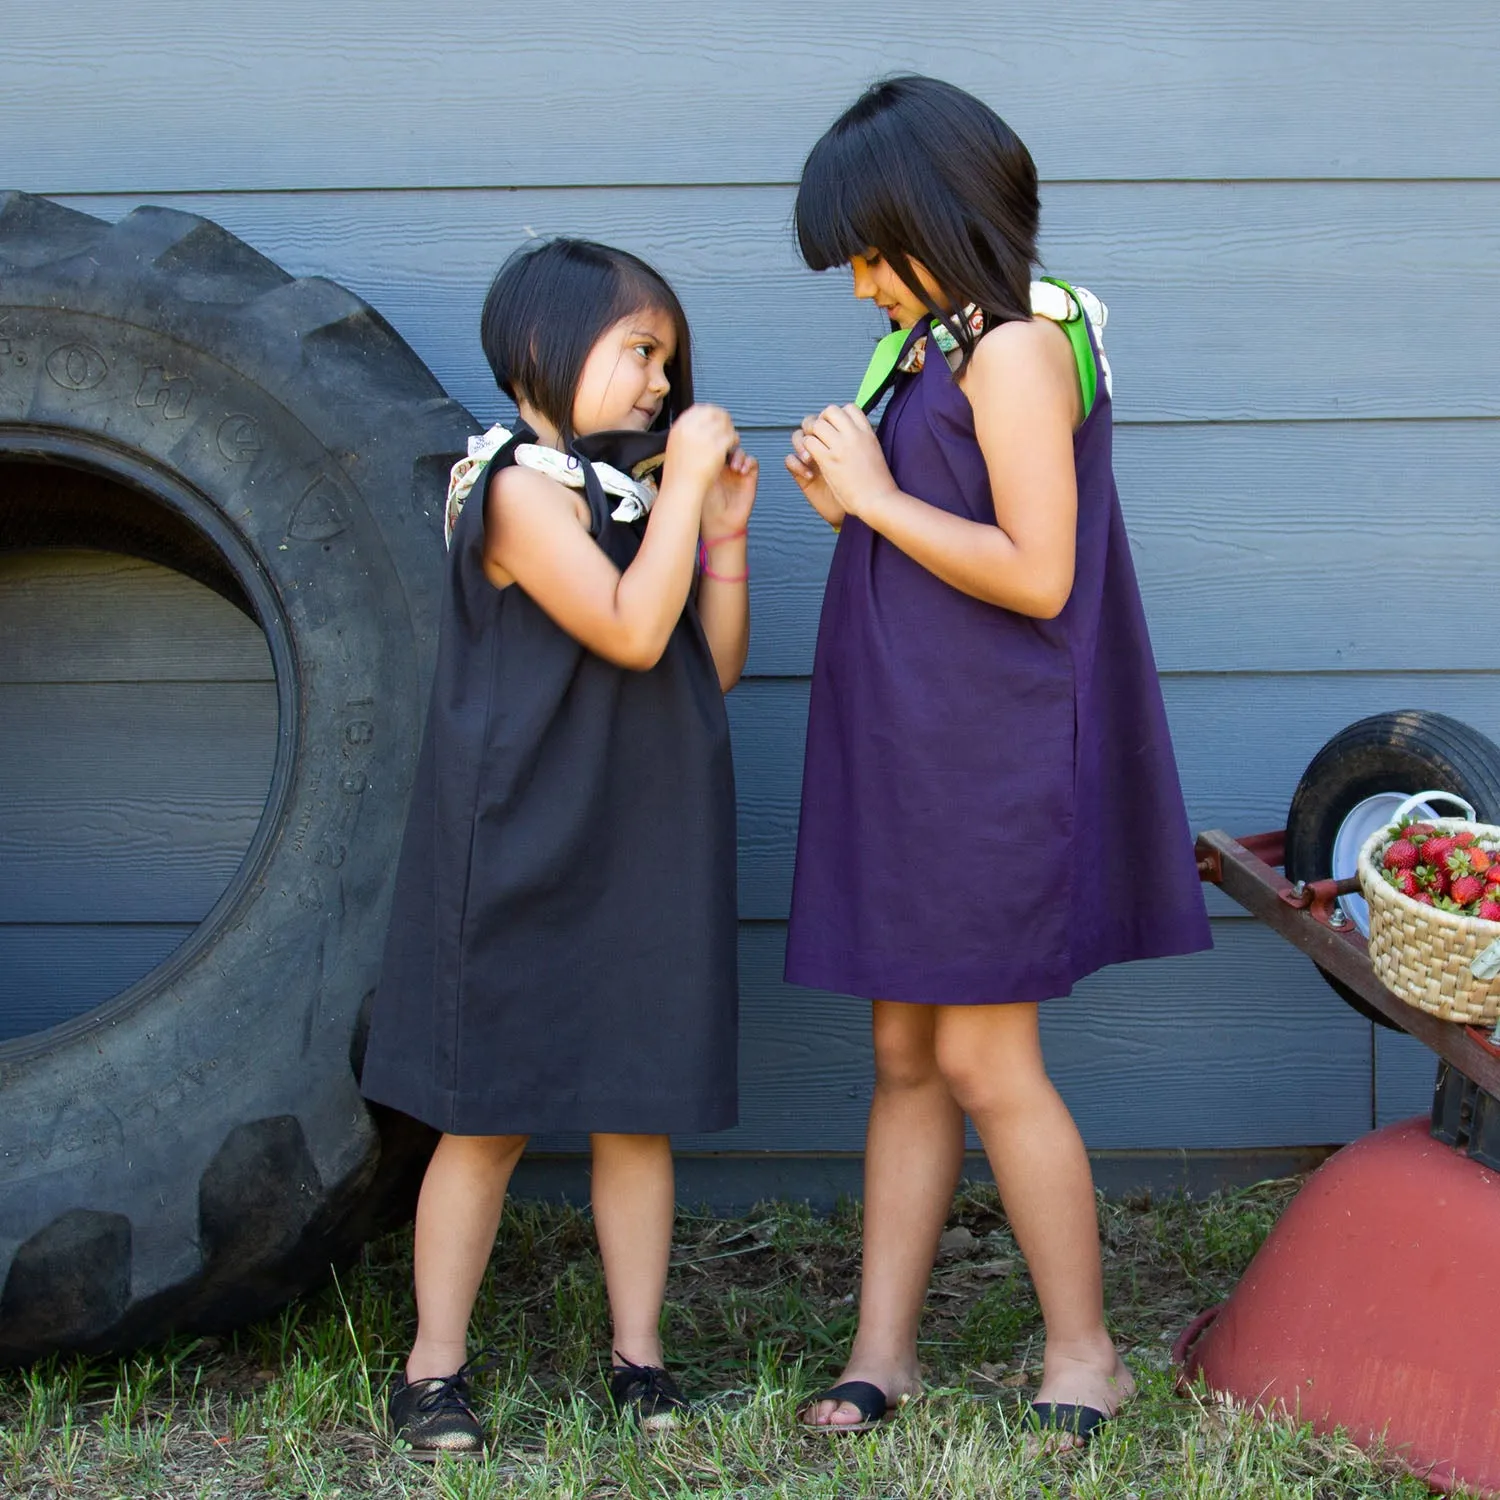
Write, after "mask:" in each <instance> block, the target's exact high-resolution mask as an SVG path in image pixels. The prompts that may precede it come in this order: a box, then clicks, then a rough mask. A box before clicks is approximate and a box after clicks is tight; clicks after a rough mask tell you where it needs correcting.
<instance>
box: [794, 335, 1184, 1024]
mask: <svg viewBox="0 0 1500 1500" xmlns="http://www.w3.org/2000/svg"><path fill="white" fill-rule="evenodd" d="M914 336H915V335H914ZM1096 358H1097V350H1096ZM879 430H880V445H881V448H882V450H883V451H884V453H885V457H886V461H887V462H888V463H889V465H890V468H891V473H892V474H893V475H894V477H895V480H896V483H897V484H898V485H900V487H901V488H902V489H903V490H905V491H906V492H907V493H908V494H912V495H916V496H918V497H920V498H921V499H923V500H926V501H927V502H928V503H929V504H932V505H937V506H940V507H942V509H944V510H947V511H952V512H953V513H954V514H956V515H961V516H966V517H968V518H970V519H971V520H975V521H983V522H987V523H989V524H991V525H993V524H994V521H995V510H994V503H993V501H992V499H991V496H990V487H989V479H988V475H987V473H986V470H985V466H984V457H983V455H982V454H981V452H980V449H979V443H978V440H977V439H976V437H975V434H974V419H973V413H972V411H971V409H970V407H969V402H968V399H967V397H965V396H964V394H963V392H962V391H960V390H959V388H958V385H957V383H956V382H955V380H954V378H953V376H952V373H951V372H950V370H949V368H948V365H947V362H946V361H945V360H944V359H943V357H942V356H941V355H940V354H939V353H938V352H937V351H936V349H935V348H934V347H932V346H931V345H930V344H929V349H928V354H927V358H926V361H925V363H924V365H923V368H922V369H921V370H920V371H919V372H916V373H912V374H905V375H899V376H898V377H897V379H896V384H895V387H894V391H893V394H892V396H891V399H890V402H889V404H888V405H887V408H886V412H885V416H884V418H883V419H882V420H881V423H880V429H879ZM1110 453H1111V414H1110V399H1109V393H1108V391H1107V390H1106V388H1105V384H1104V382H1103V381H1102V380H1101V381H1100V382H1099V388H1098V393H1097V395H1096V398H1095V401H1094V405H1093V408H1092V410H1091V411H1090V412H1089V414H1088V416H1087V418H1086V419H1085V420H1084V422H1083V424H1082V426H1081V427H1079V429H1078V431H1077V432H1076V433H1075V435H1074V439H1073V458H1074V463H1075V465H1076V468H1077V475H1078V550H1077V562H1076V567H1075V575H1074V583H1073V592H1072V596H1071V597H1070V598H1069V600H1068V603H1067V605H1066V606H1065V607H1064V609H1063V611H1062V613H1061V614H1060V615H1059V616H1058V617H1057V618H1056V619H1054V620H1035V619H1030V618H1028V617H1027V616H1024V615H1019V614H1014V613H1012V612H1011V611H1009V610H1005V609H1001V608H998V607H997V606H995V605H992V604H985V603H983V602H981V601H980V600H978V599H973V598H970V597H969V596H968V595H966V594H962V593H960V592H959V591H958V590H957V589H954V588H951V587H949V585H947V584H945V583H943V582H941V581H940V580H939V579H938V578H936V577H934V576H933V574H931V573H929V572H928V571H927V570H926V569H925V568H923V567H921V566H919V565H918V564H917V563H915V562H913V561H912V559H911V558H909V557H908V556H907V555H906V554H905V553H904V552H902V551H901V550H900V549H899V548H897V547H896V546H895V545H894V544H892V543H891V542H888V541H887V540H885V538H883V537H881V536H879V535H877V534H876V533H875V532H873V531H871V530H870V528H869V527H868V526H866V525H865V524H864V523H863V522H862V521H859V520H858V519H855V518H853V517H851V518H850V519H849V520H848V521H846V522H845V524H844V527H843V529H842V531H841V532H840V534H839V540H838V545H837V547H836V548H835V550H834V556H833V565H832V567H831V568H830V570H829V574H828V584H827V589H826V591H825V593H824V596H823V613H822V618H821V621H820V623H819V626H818V646H817V656H816V659H815V662H814V666H813V680H812V696H811V703H810V706H809V711H808V725H807V758H806V762H805V767H804V771H803V782H802V820H801V826H800V828H799V831H798V838H797V870H796V878H795V880H794V883H793V889H792V910H791V923H790V929H789V932H788V936H787V958H786V977H787V979H788V980H789V981H790V982H791V983H793V984H800V985H807V986H811V987H814V988H819V989H827V990H834V991H838V992H840V993H843V994H851V995H863V996H867V997H869V998H870V999H878V1000H905V1001H915V1002H918V1003H926V1004H937V1005H985V1004H994V1003H1000V1002H1011V1001H1034V1000H1045V999H1048V998H1050V997H1053V996H1057V995H1066V994H1067V993H1068V992H1069V991H1070V990H1071V988H1072V987H1073V985H1074V983H1075V982H1076V981H1077V980H1079V979H1081V978H1082V977H1083V976H1084V975H1085V974H1089V973H1092V972H1093V971H1094V970H1096V969H1099V968H1102V967H1103V966H1104V965H1106V964H1114V963H1122V962H1124V961H1126V960H1129V959H1140V958H1159V957H1163V956H1165V955H1167V954H1174V953H1191V952H1195V951H1197V950H1199V949H1202V948H1207V947H1209V946H1210V945H1211V940H1210V937H1209V929H1208V919H1207V916H1206V914H1205V911H1204V905H1203V894H1202V888H1201V886H1200V884H1199V879H1198V872H1197V867H1196V863H1195V861H1194V857H1193V844H1192V838H1191V835H1190V834H1189V832H1188V824H1187V816H1186V813H1185V812H1184V810H1183V805H1182V790H1181V787H1180V786H1179V783H1178V779H1177V766H1176V762H1175V761H1174V759H1173V755H1172V742H1171V738H1170V736H1169V734H1168V731H1167V721H1166V715H1165V713H1164V711H1163V708H1162V699H1161V688H1160V685H1159V684H1158V682H1157V676H1156V665H1155V662H1154V660H1153V659H1152V655H1151V642H1150V639H1149V637H1148V635H1147V633H1146V620H1145V615H1144V612H1143V611H1142V608H1141V599H1140V592H1139V590H1138V588H1137V586H1136V580H1135V569H1134V567H1133V566H1132V564H1131V559H1130V544H1129V542H1128V541H1127V539H1126V536H1125V523H1124V518H1123V517H1122V515H1121V513H1120V500H1119V495H1118V493H1117V491H1116V489H1115V481H1114V474H1113V470H1112V468H1111V456H1110Z"/></svg>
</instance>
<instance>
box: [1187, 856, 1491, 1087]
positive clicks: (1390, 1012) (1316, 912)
mask: <svg viewBox="0 0 1500 1500" xmlns="http://www.w3.org/2000/svg"><path fill="white" fill-rule="evenodd" d="M1197 854H1198V873H1199V875H1200V876H1201V877H1202V878H1203V880H1204V881H1205V883H1207V884H1209V885H1216V886H1218V887H1219V889H1220V890H1221V891H1223V892H1224V894H1225V895H1226V896H1228V897H1229V898H1230V899H1231V900H1232V901H1237V902H1238V903H1239V904H1240V905H1241V906H1243V907H1244V908H1245V910H1246V911H1248V912H1249V913H1250V914H1251V915H1252V916H1254V917H1258V918H1259V919H1260V920H1261V921H1262V922H1265V923H1266V924H1267V925H1268V926H1270V927H1274V928H1275V929H1276V931H1277V932H1279V933H1280V934H1281V936H1282V937H1284V938H1285V939H1286V940H1287V941H1288V942H1289V943H1291V944H1292V945H1293V946H1294V947H1297V948H1300V949H1301V950H1302V951H1303V952H1304V953H1305V954H1307V956H1308V957H1309V958H1310V959H1312V961H1313V962H1314V963H1315V964H1317V965H1318V967H1319V968H1320V969H1324V970H1326V971H1327V972H1328V973H1329V974H1332V975H1333V976H1334V978H1335V979H1338V980H1340V981H1342V982H1343V983H1344V984H1346V985H1348V986H1349V988H1350V989H1351V990H1353V991H1354V992H1355V993H1356V994H1357V995H1358V996H1359V997H1360V998H1361V999H1362V1000H1364V1001H1365V1002H1366V1004H1368V1005H1369V1006H1370V1007H1371V1008H1372V1009H1373V1010H1377V1011H1379V1012H1380V1014H1381V1015H1383V1016H1384V1017H1386V1019H1387V1020H1389V1021H1391V1022H1392V1023H1393V1024H1394V1025H1396V1026H1398V1027H1400V1028H1401V1030H1402V1031H1405V1032H1408V1033H1409V1034H1410V1035H1412V1036H1414V1037H1416V1038H1417V1040H1418V1041H1419V1042H1422V1043H1424V1044H1425V1045H1426V1046H1428V1047H1430V1048H1431V1049H1432V1050H1433V1051H1434V1052H1436V1053H1437V1055H1438V1056H1439V1057H1441V1058H1444V1059H1445V1060H1446V1061H1447V1062H1449V1063H1451V1064H1452V1065H1453V1066H1454V1067H1455V1068H1457V1069H1458V1071H1459V1072H1460V1073H1462V1074H1463V1075H1464V1077H1466V1078H1470V1079H1472V1080H1473V1081H1474V1082H1475V1083H1477V1084H1478V1085H1479V1087H1480V1088H1482V1089H1483V1090H1484V1091H1485V1093H1487V1094H1491V1095H1493V1096H1495V1097H1496V1098H1500V1047H1496V1046H1494V1045H1493V1044H1492V1043H1491V1042H1490V1040H1489V1034H1488V1033H1487V1032H1486V1031H1485V1030H1484V1029H1482V1028H1481V1027H1477V1026H1463V1025H1460V1024H1459V1023H1458V1022H1456V1021H1440V1020H1438V1019H1437V1017H1436V1016H1429V1015H1428V1014H1427V1013H1426V1012H1425V1011H1420V1010H1418V1009H1417V1008H1416V1007H1415V1006H1411V1005H1407V1004H1406V1003H1405V1002H1404V1001H1401V1000H1398V999H1397V998H1396V997H1395V996H1394V995H1393V994H1391V992H1390V991H1389V990H1388V989H1386V987H1385V986H1384V985H1383V984H1381V982H1380V981H1379V980H1378V979H1377V978H1376V977H1375V971H1374V970H1373V969H1372V968H1371V967H1370V959H1369V955H1368V954H1367V953H1366V951H1365V940H1364V938H1362V937H1361V936H1360V934H1359V929H1358V928H1357V927H1356V926H1355V925H1354V924H1353V923H1352V922H1350V921H1348V920H1347V919H1346V918H1345V917H1344V914H1343V912H1342V911H1340V910H1339V909H1338V906H1337V901H1338V897H1339V896H1341V895H1346V894H1348V893H1349V892H1351V891H1354V890H1357V889H1358V888H1359V887H1358V883H1357V882H1355V881H1352V880H1342V881H1336V880H1315V881H1312V882H1310V883H1308V884H1306V885H1303V884H1301V883H1299V884H1297V885H1293V883H1292V882H1291V881H1290V880H1288V879H1287V878H1286V876H1285V875H1284V874H1283V873H1282V871H1281V864H1282V861H1283V860H1284V858H1285V857H1286V833H1285V831H1284V830H1278V831H1277V832H1275V833H1257V834H1252V835H1251V836H1250V837H1248V838H1243V839H1236V838H1233V837H1231V836H1230V835H1229V834H1227V833H1225V832H1224V831H1223V830H1222V829H1218V828H1215V829H1211V830H1210V831H1209V832H1207V833H1201V834H1199V835H1198V844H1197Z"/></svg>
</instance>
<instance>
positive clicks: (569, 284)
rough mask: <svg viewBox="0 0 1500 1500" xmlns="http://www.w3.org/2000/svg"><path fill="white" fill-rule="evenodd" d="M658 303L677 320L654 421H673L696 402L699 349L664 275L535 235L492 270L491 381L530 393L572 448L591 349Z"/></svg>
mask: <svg viewBox="0 0 1500 1500" xmlns="http://www.w3.org/2000/svg"><path fill="white" fill-rule="evenodd" d="M647 307H650V308H655V309H656V310H658V311H660V312H663V313H665V314H666V315H667V317H668V318H670V319H671V321H672V326H673V328H674V329H675V330H676V333H677V349H676V352H675V353H674V354H673V356H672V358H671V360H670V361H669V362H668V364H667V379H668V380H669V381H670V382H671V389H670V390H669V391H668V393H667V399H666V400H665V401H664V402H663V403H662V409H661V411H660V412H659V413H658V415H657V418H656V422H655V423H654V427H656V428H666V427H670V426H671V424H672V422H673V420H674V419H675V418H676V417H679V416H680V415H681V414H682V413H683V412H684V411H686V410H687V409H688V407H690V406H691V405H692V404H693V350H692V337H691V335H690V334H689V332H688V323H687V314H686V313H684V312H683V310H682V303H681V302H679V301H678V300H677V294H676V292H674V291H673V290H672V288H671V287H670V286H669V285H668V284H667V281H666V279H665V278H664V277H663V276H662V275H661V274H660V272H658V271H656V270H654V269H653V268H652V267H651V266H648V265H647V264H646V262H645V261H643V260H641V259H640V258H639V257H638V256H634V255H632V254H630V252H629V251H628V250H616V249H614V248H613V247H612V246H610V245H600V244H597V243H596V242H595V241H593V240H580V239H568V238H563V237H558V238H556V239H544V240H536V241H534V242H533V243H531V244H527V245H522V246H521V248H520V249H519V250H517V251H516V252H515V253H514V254H513V255H511V257H510V258H509V259H508V260H507V261H506V262H505V264H504V265H503V266H501V267H500V269H499V271H497V272H496V273H495V279H494V281H492V282H491V283H490V289H489V293H488V294H487V295H486V297H485V299H484V310H483V312H481V313H480V315H479V342H480V344H481V346H482V347H483V349H484V355H485V358H486V359H487V360H489V362H490V369H491V370H493V371H494V374H495V383H496V384H497V385H498V386H499V387H500V389H501V390H502V391H504V392H505V394H506V395H507V396H509V397H510V399H511V400H512V401H516V400H519V399H520V398H522V397H524V398H525V399H526V401H527V402H528V403H529V404H530V405H532V406H534V407H535V408H536V409H537V411H539V412H540V413H541V414H542V415H543V416H544V417H546V419H547V420H548V421H549V422H550V423H551V424H552V425H553V426H554V427H555V428H556V429H557V431H558V433H559V435H560V437H561V439H562V441H563V444H564V446H566V447H571V446H572V444H573V440H574V438H575V437H576V436H577V434H576V433H575V432H574V431H573V402H574V400H575V399H576V397H577V395H578V383H579V381H580V380H581V379H582V378H583V366H584V363H585V362H586V361H587V359H588V357H589V351H590V350H591V349H592V348H593V347H594V345H595V344H596V343H598V341H599V339H600V337H601V336H602V335H603V334H604V333H606V332H607V331H608V330H609V329H610V328H612V327H614V325H615V324H616V323H618V322H619V321H620V320H621V319H622V318H628V317H629V316H630V315H631V313H635V312H640V311H641V310H642V309H643V308H647Z"/></svg>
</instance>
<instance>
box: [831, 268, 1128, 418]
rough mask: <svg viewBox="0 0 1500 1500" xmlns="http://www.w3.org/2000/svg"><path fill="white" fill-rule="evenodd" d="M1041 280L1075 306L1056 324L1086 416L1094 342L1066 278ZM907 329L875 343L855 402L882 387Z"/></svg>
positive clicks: (1095, 374)
mask: <svg viewBox="0 0 1500 1500" xmlns="http://www.w3.org/2000/svg"><path fill="white" fill-rule="evenodd" d="M1042 280H1043V281H1048V282H1051V283H1052V285H1053V286H1057V287H1061V288H1062V289H1063V291H1065V292H1066V293H1067V294H1068V296H1070V297H1071V298H1072V299H1073V304H1074V306H1075V307H1077V308H1078V316H1077V317H1076V318H1069V319H1068V321H1067V322H1066V323H1059V324H1058V325H1057V326H1058V327H1059V328H1061V329H1062V331H1063V332H1064V333H1065V334H1067V336H1068V342H1069V343H1070V344H1071V345H1072V346H1073V358H1074V360H1075V361H1076V362H1077V365H1078V385H1079V388H1080V389H1081V391H1082V392H1083V414H1084V416H1085V417H1087V416H1088V414H1089V413H1090V412H1091V411H1093V409H1094V397H1095V396H1096V395H1097V394H1098V390H1099V367H1098V364H1097V363H1096V361H1095V359H1094V346H1093V344H1091V343H1090V342H1089V329H1088V319H1087V318H1086V317H1085V316H1084V312H1083V304H1082V302H1080V301H1079V299H1078V293H1077V292H1075V291H1074V290H1073V288H1072V287H1071V286H1069V285H1068V283H1067V282H1066V281H1059V280H1058V278H1057V277H1056V276H1044V277H1042ZM910 333H911V330H910V329H909V328H897V329H895V330H893V331H892V332H890V333H888V334H886V336H885V337H884V338H883V339H881V341H880V342H879V343H878V344H876V345H875V352H874V353H873V354H872V355H871V356H870V363H869V366H868V368H867V369H866V370H865V378H864V379H863V380H861V381H860V383H859V394H858V395H857V396H856V397H855V398H854V399H855V401H856V403H857V404H858V405H860V406H863V407H865V408H866V409H868V407H869V404H870V402H871V400H872V398H874V397H875V396H876V395H878V394H879V392H880V391H881V390H882V389H883V388H884V387H885V385H886V384H887V382H888V381H889V380H890V378H891V374H892V372H893V371H894V370H895V368H896V361H897V360H898V359H900V358H901V351H902V350H903V349H904V348H905V347H906V341H907V338H908V337H909V335H910Z"/></svg>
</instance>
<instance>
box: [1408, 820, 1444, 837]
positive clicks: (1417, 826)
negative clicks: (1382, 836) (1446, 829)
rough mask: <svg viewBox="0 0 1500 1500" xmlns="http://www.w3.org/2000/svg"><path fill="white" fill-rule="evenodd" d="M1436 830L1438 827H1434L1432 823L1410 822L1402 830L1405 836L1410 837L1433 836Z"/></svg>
mask: <svg viewBox="0 0 1500 1500" xmlns="http://www.w3.org/2000/svg"><path fill="white" fill-rule="evenodd" d="M1436 832H1437V829H1436V828H1434V827H1433V826H1432V824H1431V823H1408V824H1407V825H1406V827H1405V828H1403V829H1402V830H1401V833H1402V835H1403V836H1404V837H1405V838H1409V839H1426V838H1431V837H1432V835H1433V834H1435V833H1436Z"/></svg>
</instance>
